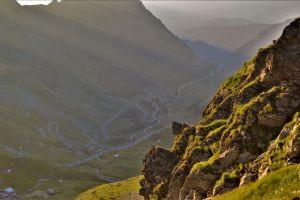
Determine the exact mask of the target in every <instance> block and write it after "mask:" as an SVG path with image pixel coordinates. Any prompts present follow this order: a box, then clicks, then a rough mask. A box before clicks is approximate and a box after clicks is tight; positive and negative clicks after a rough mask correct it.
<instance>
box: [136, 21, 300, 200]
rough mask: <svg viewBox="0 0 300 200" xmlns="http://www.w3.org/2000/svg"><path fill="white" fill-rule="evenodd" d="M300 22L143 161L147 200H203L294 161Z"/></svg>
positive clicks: (299, 145) (298, 140)
mask: <svg viewBox="0 0 300 200" xmlns="http://www.w3.org/2000/svg"><path fill="white" fill-rule="evenodd" d="M299 126H300V18H298V19H296V20H295V21H293V22H292V23H291V24H290V25H289V26H287V27H286V28H285V30H284V31H283V34H282V36H281V37H280V38H279V39H278V40H276V41H274V43H273V44H272V45H270V46H268V47H266V48H264V49H260V50H259V52H258V54H257V56H255V57H254V58H253V59H252V60H251V61H248V62H246V63H245V64H244V66H243V67H242V68H241V69H240V70H239V71H238V72H237V73H236V74H234V75H233V76H232V77H231V78H229V79H228V80H227V81H226V82H225V83H224V84H223V85H222V86H221V87H220V89H219V91H218V92H217V93H216V95H215V96H214V98H213V99H212V100H211V102H210V103H209V104H208V106H207V107H206V109H205V110H204V112H203V119H202V120H201V121H200V122H199V123H198V124H196V125H194V126H188V125H185V124H180V123H173V126H172V128H173V133H174V134H175V136H176V138H175V141H174V145H173V147H172V148H171V149H170V150H165V149H161V148H158V147H155V148H153V149H152V150H150V151H149V152H148V154H147V155H146V157H145V159H144V167H143V175H144V176H145V178H144V179H143V180H142V182H141V186H142V189H141V191H140V193H141V195H143V196H144V197H145V199H168V200H185V199H187V200H201V199H205V198H209V197H213V196H216V195H218V194H221V193H224V192H226V191H229V190H231V189H233V188H236V187H239V186H242V185H245V184H248V183H250V182H253V181H255V180H257V179H259V178H261V177H263V176H265V175H266V174H268V173H270V172H272V171H275V170H277V169H279V168H281V167H283V166H285V165H291V164H294V163H300V132H299V130H300V127H299Z"/></svg>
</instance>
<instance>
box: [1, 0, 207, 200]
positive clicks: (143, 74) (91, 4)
mask: <svg viewBox="0 0 300 200" xmlns="http://www.w3.org/2000/svg"><path fill="white" fill-rule="evenodd" d="M0 27H3V28H1V30H0V35H1V38H0V47H1V48H0V57H1V61H0V113H1V114H0V137H1V141H0V151H1V154H3V156H2V158H3V159H2V160H1V162H2V163H4V164H3V166H1V169H2V171H6V170H7V169H11V170H12V173H9V174H1V175H0V176H1V177H0V178H1V180H2V182H3V183H2V186H3V187H8V186H12V187H14V188H15V189H16V190H17V192H18V194H21V195H33V196H36V195H37V196H38V195H42V196H43V195H46V196H47V195H48V194H47V193H45V192H44V191H47V189H49V187H55V190H56V192H57V193H58V195H60V194H63V195H66V196H68V197H69V196H70V195H72V194H74V193H76V192H78V190H82V189H83V187H89V186H91V185H93V184H95V182H97V184H98V183H99V181H111V180H115V179H117V178H124V177H127V176H129V175H132V174H133V173H136V172H135V171H131V170H132V167H133V166H135V165H136V163H134V164H132V163H131V164H130V165H127V164H124V163H122V161H121V160H122V159H126V158H122V157H121V158H117V157H118V155H115V156H112V157H109V158H106V160H103V159H102V160H101V159H97V158H98V157H100V156H103V155H105V154H108V153H111V152H112V153H113V152H115V151H120V150H126V149H128V148H130V147H132V146H134V145H137V144H139V143H140V142H142V141H146V140H147V138H148V137H151V136H152V135H153V134H155V133H157V132H159V130H160V129H163V128H164V127H165V126H166V124H168V122H169V121H170V120H171V117H172V116H173V115H176V113H172V114H170V113H169V112H170V111H171V110H172V104H173V103H176V102H174V97H175V99H176V100H177V96H178V91H177V88H179V87H180V86H181V85H183V84H185V83H187V82H191V81H193V80H195V79H198V78H201V76H203V77H204V76H206V75H207V74H208V73H209V71H210V69H209V67H211V66H210V65H208V64H199V62H198V61H197V59H196V57H195V56H194V55H193V53H192V52H191V50H190V49H189V48H188V47H186V46H185V45H183V44H182V42H181V41H180V40H179V39H178V38H176V37H175V36H174V35H172V34H171V33H170V32H169V31H168V30H167V29H166V28H165V27H164V26H163V25H162V24H161V23H160V21H159V20H157V19H156V18H155V17H153V16H152V15H151V14H150V13H149V12H148V11H147V10H146V9H145V8H144V7H143V5H142V3H140V2H137V1H130V2H128V1H126V2H123V1H111V2H109V1H104V2H103V1H99V2H97V1H87V2H81V1H67V0H64V1H63V2H61V3H59V4H57V3H53V4H50V5H49V6H46V7H45V6H34V7H21V6H19V5H18V4H17V3H16V2H14V1H2V2H1V3H0ZM106 162H107V163H110V162H112V163H118V164H120V165H122V164H123V165H124V166H123V167H124V168H123V170H122V172H120V173H118V172H113V171H111V167H110V166H106V164H105V163H106ZM113 166H115V165H113ZM74 167H76V168H74ZM37 169H38V172H37V173H36V172H35V171H37ZM124 169H125V170H124ZM65 170H66V171H65ZM9 171H10V170H9ZM125 172H126V173H125ZM59 180H61V181H63V184H57V181H59ZM78 180H80V182H78ZM40 182H43V184H41V183H40ZM83 182H84V183H83ZM36 185H38V187H37V188H36V187H35V186H36ZM40 185H42V186H40ZM63 186H64V187H67V188H69V190H68V192H67V191H65V190H64V189H63V188H64V187H63ZM36 190H41V191H42V193H38V194H37V193H36ZM61 198H62V197H61Z"/></svg>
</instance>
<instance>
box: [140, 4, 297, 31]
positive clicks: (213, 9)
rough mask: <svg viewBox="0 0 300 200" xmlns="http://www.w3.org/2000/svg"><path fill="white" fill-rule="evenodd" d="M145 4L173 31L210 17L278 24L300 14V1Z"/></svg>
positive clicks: (192, 25)
mask: <svg viewBox="0 0 300 200" xmlns="http://www.w3.org/2000/svg"><path fill="white" fill-rule="evenodd" d="M143 3H144V5H145V6H146V7H147V8H148V9H149V10H150V11H151V12H152V13H153V14H154V15H155V16H157V17H158V18H160V19H161V20H162V21H163V22H164V24H165V25H166V26H167V27H168V28H169V29H170V30H172V31H173V32H176V31H180V30H184V29H188V28H192V27H196V26H199V25H201V24H203V23H207V21H209V20H211V19H218V18H243V19H246V20H251V21H253V22H255V23H276V22H281V21H284V20H286V19H289V18H294V17H297V16H298V17H299V16H300V1H184V0H182V1H149V0H143Z"/></svg>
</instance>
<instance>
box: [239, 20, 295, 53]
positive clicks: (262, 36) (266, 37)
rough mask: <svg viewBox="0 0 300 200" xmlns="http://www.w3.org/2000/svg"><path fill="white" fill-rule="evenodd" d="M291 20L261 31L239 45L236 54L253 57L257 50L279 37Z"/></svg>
mask: <svg viewBox="0 0 300 200" xmlns="http://www.w3.org/2000/svg"><path fill="white" fill-rule="evenodd" d="M292 21H293V20H292V19H289V20H286V21H284V22H281V23H277V24H273V25H271V26H269V27H267V28H266V29H264V30H263V31H261V32H260V33H259V34H258V35H257V36H255V37H253V38H252V39H251V40H250V41H248V42H246V43H245V44H243V45H241V46H240V47H239V48H238V49H237V50H236V52H237V53H239V54H243V55H246V56H250V57H251V56H254V55H255V53H256V51H257V49H259V48H262V47H264V46H266V45H268V44H270V43H272V40H275V39H277V38H279V37H280V35H281V34H282V31H283V29H284V27H286V26H287V25H288V24H290V23H291V22H292Z"/></svg>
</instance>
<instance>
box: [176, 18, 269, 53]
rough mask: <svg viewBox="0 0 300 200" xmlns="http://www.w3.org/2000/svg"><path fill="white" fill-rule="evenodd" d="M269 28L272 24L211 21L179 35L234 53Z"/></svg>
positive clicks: (227, 20)
mask: <svg viewBox="0 0 300 200" xmlns="http://www.w3.org/2000/svg"><path fill="white" fill-rule="evenodd" d="M231 21H232V23H230V22H231ZM239 21H240V23H238V22H239ZM269 26H270V24H259V23H255V22H252V23H250V22H248V23H246V22H244V21H242V19H241V20H239V19H235V18H233V19H223V20H216V21H211V23H206V24H203V25H201V26H198V27H194V28H190V29H187V30H184V31H182V32H181V33H180V34H179V35H180V37H181V38H184V39H188V40H190V41H194V42H195V41H204V42H206V43H207V44H209V45H212V46H215V47H218V48H220V49H223V50H227V51H229V52H234V51H235V50H236V49H238V48H239V47H240V46H242V45H243V44H244V43H246V42H247V41H250V40H251V39H252V38H253V37H254V36H256V35H257V34H259V33H260V32H261V31H263V30H264V29H266V28H267V27H269Z"/></svg>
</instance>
